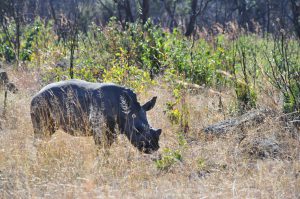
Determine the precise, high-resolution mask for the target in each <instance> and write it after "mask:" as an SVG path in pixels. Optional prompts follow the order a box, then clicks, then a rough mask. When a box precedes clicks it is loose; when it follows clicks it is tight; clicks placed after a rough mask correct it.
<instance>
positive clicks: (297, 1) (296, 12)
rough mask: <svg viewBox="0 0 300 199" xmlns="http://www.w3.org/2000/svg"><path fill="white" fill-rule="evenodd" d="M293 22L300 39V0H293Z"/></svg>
mask: <svg viewBox="0 0 300 199" xmlns="http://www.w3.org/2000/svg"><path fill="white" fill-rule="evenodd" d="M291 7H292V12H293V18H292V20H293V24H294V28H295V32H296V34H297V37H298V38H299V39H300V0H291Z"/></svg>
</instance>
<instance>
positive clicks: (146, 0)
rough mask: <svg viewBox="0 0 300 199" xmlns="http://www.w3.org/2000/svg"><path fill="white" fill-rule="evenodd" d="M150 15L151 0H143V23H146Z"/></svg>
mask: <svg viewBox="0 0 300 199" xmlns="http://www.w3.org/2000/svg"><path fill="white" fill-rule="evenodd" d="M148 16H149V0H143V2H142V16H141V19H142V22H143V24H145V23H146V22H147V20H148Z"/></svg>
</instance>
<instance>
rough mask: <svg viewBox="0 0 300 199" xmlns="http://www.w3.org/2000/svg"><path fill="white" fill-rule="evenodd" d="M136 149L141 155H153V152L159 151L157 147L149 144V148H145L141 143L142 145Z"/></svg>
mask: <svg viewBox="0 0 300 199" xmlns="http://www.w3.org/2000/svg"><path fill="white" fill-rule="evenodd" d="M137 148H138V149H139V151H141V152H143V153H146V154H152V153H154V152H155V151H157V150H158V149H159V146H158V145H153V144H150V146H147V147H146V146H145V143H144V142H142V144H141V145H139V146H138V147H137Z"/></svg>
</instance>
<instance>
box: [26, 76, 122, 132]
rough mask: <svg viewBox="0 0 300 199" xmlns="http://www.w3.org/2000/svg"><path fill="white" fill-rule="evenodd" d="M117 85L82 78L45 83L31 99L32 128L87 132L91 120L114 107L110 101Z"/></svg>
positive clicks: (105, 113) (114, 95) (116, 89)
mask: <svg viewBox="0 0 300 199" xmlns="http://www.w3.org/2000/svg"><path fill="white" fill-rule="evenodd" d="M120 89H121V88H120V87H119V86H117V85H114V84H100V83H89V82H85V81H82V80H68V81H62V82H58V83H52V84H49V85H48V86H46V87H44V88H43V89H42V90H41V91H40V92H39V93H37V94H36V95H35V96H34V97H33V99H32V102H31V117H32V120H33V125H34V128H37V129H42V128H43V129H47V130H49V129H50V130H52V131H55V130H56V129H58V128H62V129H63V130H64V131H66V132H68V133H70V134H72V135H80V136H90V135H91V134H92V131H91V130H92V128H94V127H93V126H91V125H92V123H93V120H97V121H99V122H101V121H100V120H101V119H104V117H105V118H106V119H107V118H108V117H110V115H113V113H111V114H108V113H107V110H113V109H114V107H113V106H111V105H112V104H115V103H117V102H113V101H114V100H116V99H115V98H117V97H116V96H117V93H119V92H121V91H120ZM104 96H105V97H104ZM107 106H111V107H107ZM101 117H103V118H101ZM99 122H98V123H99ZM35 123H36V124H35Z"/></svg>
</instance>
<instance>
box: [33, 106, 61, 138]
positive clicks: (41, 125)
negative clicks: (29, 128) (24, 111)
mask: <svg viewBox="0 0 300 199" xmlns="http://www.w3.org/2000/svg"><path fill="white" fill-rule="evenodd" d="M31 120H32V124H33V130H34V140H35V141H37V140H44V139H49V138H50V137H51V135H52V134H53V133H54V132H55V130H56V129H55V124H54V121H53V119H52V118H51V116H50V113H49V111H47V110H38V109H37V110H35V111H33V112H31Z"/></svg>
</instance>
